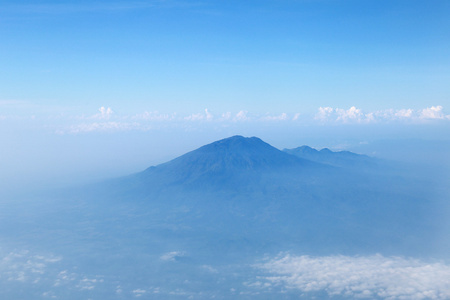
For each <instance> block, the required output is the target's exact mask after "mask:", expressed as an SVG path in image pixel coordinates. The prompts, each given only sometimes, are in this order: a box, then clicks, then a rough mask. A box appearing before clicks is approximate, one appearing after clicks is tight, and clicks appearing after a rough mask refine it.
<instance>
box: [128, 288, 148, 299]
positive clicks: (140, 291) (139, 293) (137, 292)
mask: <svg viewBox="0 0 450 300" xmlns="http://www.w3.org/2000/svg"><path fill="white" fill-rule="evenodd" d="M132 293H133V294H134V296H135V297H141V296H142V295H144V294H145V293H147V291H146V290H143V289H135V290H133V291H132Z"/></svg>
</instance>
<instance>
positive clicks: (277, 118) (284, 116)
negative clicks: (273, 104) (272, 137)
mask: <svg viewBox="0 0 450 300" xmlns="http://www.w3.org/2000/svg"><path fill="white" fill-rule="evenodd" d="M287 118H288V117H287V114H286V113H282V114H280V115H278V116H270V115H269V116H265V117H262V118H261V120H263V121H284V120H287Z"/></svg>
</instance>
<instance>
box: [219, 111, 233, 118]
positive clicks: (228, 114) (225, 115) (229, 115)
mask: <svg viewBox="0 0 450 300" xmlns="http://www.w3.org/2000/svg"><path fill="white" fill-rule="evenodd" d="M229 119H231V112H229V111H227V112H225V113H223V114H222V118H221V120H229Z"/></svg>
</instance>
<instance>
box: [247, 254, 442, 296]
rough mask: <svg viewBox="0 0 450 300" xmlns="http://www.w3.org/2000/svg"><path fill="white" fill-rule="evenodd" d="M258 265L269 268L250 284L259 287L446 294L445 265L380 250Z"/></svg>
mask: <svg viewBox="0 0 450 300" xmlns="http://www.w3.org/2000/svg"><path fill="white" fill-rule="evenodd" d="M257 267H258V268H259V269H261V270H264V271H267V272H268V275H266V276H263V277H261V278H260V279H259V281H257V282H256V284H254V286H260V287H261V288H264V289H267V288H269V289H270V288H273V287H275V286H276V287H281V288H287V289H298V290H299V291H301V292H302V293H308V292H320V291H325V292H326V293H328V295H330V296H337V295H340V296H346V297H349V298H365V299H373V298H381V299H390V300H391V299H392V300H393V299H412V300H415V299H449V298H450V266H449V265H446V264H444V263H441V262H434V263H427V262H424V261H420V260H417V259H412V258H402V257H385V256H382V255H373V256H356V257H352V256H340V255H339V256H322V257H313V256H306V255H303V256H292V255H289V254H281V255H279V256H278V257H276V258H274V259H271V260H269V261H267V262H265V263H262V264H260V265H258V266H257Z"/></svg>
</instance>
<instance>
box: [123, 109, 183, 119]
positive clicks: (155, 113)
mask: <svg viewBox="0 0 450 300" xmlns="http://www.w3.org/2000/svg"><path fill="white" fill-rule="evenodd" d="M131 118H132V119H136V120H146V121H170V120H174V119H175V118H176V113H172V114H170V115H169V114H161V113H159V112H158V111H151V112H148V111H145V112H144V113H142V114H137V115H134V116H133V117H131Z"/></svg>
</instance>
